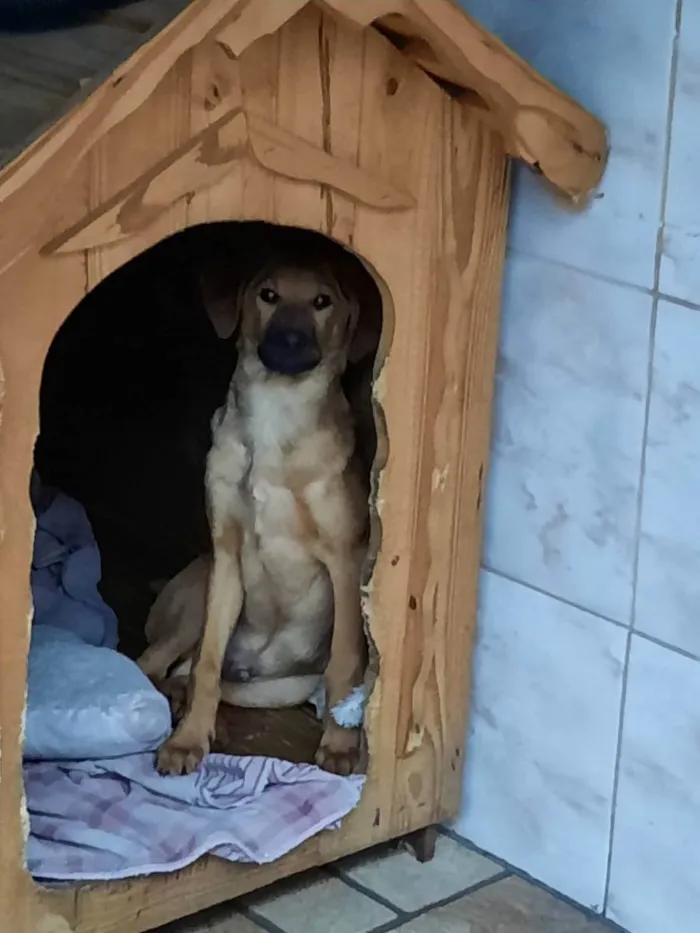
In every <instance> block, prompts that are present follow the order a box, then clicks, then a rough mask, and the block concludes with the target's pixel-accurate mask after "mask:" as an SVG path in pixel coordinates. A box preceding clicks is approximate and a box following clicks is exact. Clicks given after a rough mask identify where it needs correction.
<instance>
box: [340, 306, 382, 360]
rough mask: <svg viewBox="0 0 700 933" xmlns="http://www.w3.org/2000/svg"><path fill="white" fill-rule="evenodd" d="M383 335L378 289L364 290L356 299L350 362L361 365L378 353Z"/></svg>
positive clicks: (349, 355)
mask: <svg viewBox="0 0 700 933" xmlns="http://www.w3.org/2000/svg"><path fill="white" fill-rule="evenodd" d="M381 335H382V302H381V297H380V296H379V292H378V290H376V289H374V288H373V289H368V288H365V289H362V290H361V291H360V294H359V296H358V298H357V299H356V311H355V322H354V327H353V332H352V338H351V340H350V348H349V350H348V361H349V362H350V363H359V362H360V361H361V360H364V359H365V358H366V357H368V356H373V355H374V354H375V353H376V352H377V348H378V346H379V340H380V337H381Z"/></svg>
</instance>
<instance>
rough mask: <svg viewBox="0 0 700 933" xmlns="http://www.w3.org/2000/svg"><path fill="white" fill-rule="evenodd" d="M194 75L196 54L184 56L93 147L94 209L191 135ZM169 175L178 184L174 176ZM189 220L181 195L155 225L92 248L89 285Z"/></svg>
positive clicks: (91, 183) (91, 196) (91, 180)
mask: <svg viewBox="0 0 700 933" xmlns="http://www.w3.org/2000/svg"><path fill="white" fill-rule="evenodd" d="M190 80H191V60H190V58H189V57H188V56H183V57H182V58H180V59H179V60H178V62H177V64H176V66H175V67H174V68H172V69H171V71H169V72H168V74H167V75H166V77H165V78H164V80H163V81H162V82H161V83H160V85H159V86H158V89H157V91H156V92H155V93H154V94H153V95H152V96H151V97H150V98H149V99H148V101H147V102H146V104H145V106H144V107H143V108H142V109H141V110H140V111H139V112H138V113H135V114H134V115H133V117H131V118H129V119H128V120H125V121H124V122H123V123H121V124H120V125H119V126H117V127H115V128H114V130H112V131H111V132H110V133H108V134H107V135H106V136H104V137H102V139H101V140H100V141H99V143H98V144H97V145H96V146H95V147H94V148H93V149H92V150H91V152H90V157H89V160H88V166H89V176H88V177H89V192H90V194H89V203H90V207H91V209H93V210H97V209H99V208H100V206H101V205H103V204H105V203H106V202H107V203H109V201H110V199H111V198H113V197H115V196H116V195H118V193H119V191H121V190H122V189H123V188H125V187H128V186H129V185H130V184H131V183H132V182H133V180H134V179H135V178H138V177H139V175H141V174H142V173H143V172H144V169H147V168H148V167H149V166H151V165H154V164H156V165H157V164H158V162H160V161H161V160H166V159H168V158H169V157H170V155H171V153H172V152H173V151H177V150H179V149H180V148H181V147H182V146H183V145H184V144H185V143H186V142H187V141H188V140H189V138H190V103H189V92H190ZM167 180H168V179H167V178H166V182H167ZM156 181H157V180H156ZM170 181H171V184H173V183H174V184H177V182H176V181H175V180H174V179H172V178H171V179H170ZM160 207H161V208H162V205H160ZM186 222H187V206H186V204H185V203H184V202H183V201H181V200H178V201H175V202H174V203H172V202H171V203H170V204H169V206H168V205H166V207H165V210H160V212H159V214H158V216H157V217H156V219H155V220H154V221H153V222H152V223H151V224H150V225H148V226H146V227H145V228H144V229H142V230H140V231H137V232H135V233H134V235H133V236H131V237H129V238H128V239H125V240H120V241H117V242H115V243H112V244H108V245H106V246H96V247H94V248H91V249H89V250H88V266H87V268H88V287H89V288H94V287H95V285H97V284H98V283H99V282H101V281H102V279H104V278H106V277H107V276H108V275H109V274H110V273H111V272H113V271H114V270H115V269H117V268H119V267H120V266H122V265H123V264H124V263H125V262H128V261H129V259H132V258H133V257H134V256H136V255H137V254H138V253H140V252H143V250H145V249H148V247H149V246H152V245H153V244H154V243H157V242H158V240H160V239H163V238H164V237H166V236H169V235H170V234H172V233H175V232H177V231H178V230H181V229H182V228H183V227H184V226H185V225H186Z"/></svg>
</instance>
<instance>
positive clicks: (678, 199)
mask: <svg viewBox="0 0 700 933" xmlns="http://www.w3.org/2000/svg"><path fill="white" fill-rule="evenodd" d="M682 23H683V29H682V31H681V35H680V42H679V55H678V77H677V82H676V94H675V101H674V111H673V134H672V139H671V150H670V156H669V172H668V202H667V204H666V215H665V226H664V235H663V253H662V256H661V278H660V283H659V284H660V287H661V290H662V291H663V292H666V293H667V294H669V295H673V296H674V297H676V298H682V299H684V300H686V301H694V302H696V303H698V302H700V263H699V262H698V252H699V251H700V184H698V178H700V146H698V125H699V124H700V3H698V2H697V0H686V2H684V4H683V20H682Z"/></svg>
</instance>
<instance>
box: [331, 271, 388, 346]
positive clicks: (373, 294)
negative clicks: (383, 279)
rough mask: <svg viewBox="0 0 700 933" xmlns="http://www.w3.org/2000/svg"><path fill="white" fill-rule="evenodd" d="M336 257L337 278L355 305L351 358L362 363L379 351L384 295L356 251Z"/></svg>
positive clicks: (353, 307)
mask: <svg viewBox="0 0 700 933" xmlns="http://www.w3.org/2000/svg"><path fill="white" fill-rule="evenodd" d="M339 258H340V261H339V262H338V261H337V260H338V257H336V268H335V270H334V272H335V279H336V282H337V283H338V285H339V287H340V290H341V292H342V293H343V295H344V296H345V298H346V300H347V301H348V302H349V303H350V305H351V306H352V311H351V319H350V331H351V337H350V346H349V348H348V362H349V363H359V362H360V361H361V360H364V359H366V357H368V356H370V355H373V354H375V353H376V352H377V348H378V346H379V340H380V337H381V334H382V298H381V295H380V293H379V289H378V288H377V285H376V283H375V281H374V279H373V278H372V276H371V275H370V273H369V272H368V271H367V269H365V267H364V266H363V265H362V264H361V263H360V261H359V260H358V259H357V258H356V257H355V256H353V255H352V254H350V253H348V254H341V256H340V257H339Z"/></svg>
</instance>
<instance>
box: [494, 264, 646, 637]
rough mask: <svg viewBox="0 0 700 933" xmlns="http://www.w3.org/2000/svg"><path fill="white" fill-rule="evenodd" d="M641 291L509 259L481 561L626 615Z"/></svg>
mask: <svg viewBox="0 0 700 933" xmlns="http://www.w3.org/2000/svg"><path fill="white" fill-rule="evenodd" d="M651 308H652V299H651V296H650V295H647V294H644V293H643V292H640V291H636V290H633V289H628V288H623V287H622V286H620V285H612V284H610V283H608V282H601V281H599V280H596V279H591V278H590V277H589V276H587V275H584V274H583V273H580V272H576V271H573V270H571V269H567V268H564V267H562V266H558V265H553V264H551V263H548V262H543V261H542V260H535V259H530V258H527V257H523V256H513V257H511V260H510V262H509V265H508V270H507V278H506V287H505V290H504V299H503V312H502V314H503V317H502V331H501V333H502V336H501V346H500V355H499V365H498V386H497V395H496V410H495V421H494V441H493V453H494V455H493V459H492V464H491V476H490V485H489V494H488V521H487V525H486V535H485V550H484V560H485V563H486V565H487V566H488V567H490V568H492V569H494V570H498V571H500V572H503V573H505V574H507V575H509V576H512V577H515V578H517V579H519V580H524V581H526V582H528V583H531V584H533V585H535V586H537V587H540V588H542V589H544V590H546V591H547V592H549V593H552V594H554V595H556V596H561V597H563V598H564V599H567V600H570V601H572V602H575V603H577V604H579V605H584V606H586V608H588V609H592V610H594V611H595V612H599V613H602V614H603V615H607V616H610V617H612V618H614V619H617V620H619V621H621V622H626V623H627V622H629V620H630V613H631V609H632V576H633V569H634V558H635V548H634V543H635V531H636V522H637V499H638V495H639V479H640V464H641V452H642V435H643V430H644V411H645V404H646V392H647V378H648V368H649V352H650V342H649V331H650V321H651Z"/></svg>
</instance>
